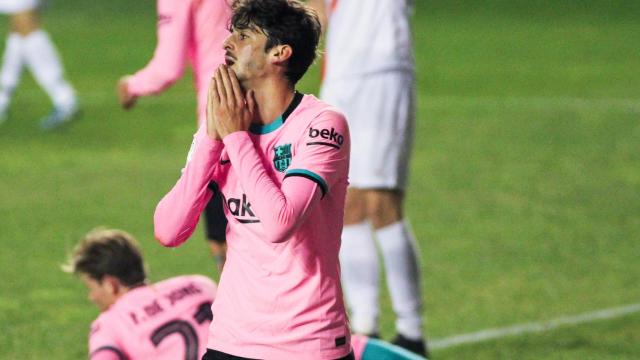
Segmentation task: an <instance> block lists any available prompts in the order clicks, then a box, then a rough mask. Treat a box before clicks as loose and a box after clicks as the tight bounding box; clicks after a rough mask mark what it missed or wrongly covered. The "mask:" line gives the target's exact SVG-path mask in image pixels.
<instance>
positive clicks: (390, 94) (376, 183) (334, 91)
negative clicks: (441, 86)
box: [320, 71, 415, 190]
mask: <svg viewBox="0 0 640 360" xmlns="http://www.w3.org/2000/svg"><path fill="white" fill-rule="evenodd" d="M320 97H321V98H322V99H323V100H324V101H326V102H327V103H329V104H331V105H333V106H335V107H336V108H338V109H339V110H340V111H342V112H343V114H344V115H345V116H346V118H347V122H348V123H349V132H350V134H351V162H350V169H349V182H350V185H351V186H352V187H354V188H359V189H398V190H403V189H404V188H405V186H406V183H407V177H408V168H409V160H410V155H411V147H412V145H413V132H414V127H415V83H414V76H413V73H412V72H404V71H389V72H381V73H374V74H369V75H362V76H358V77H351V78H349V79H339V80H335V79H334V80H330V81H325V82H324V83H323V85H322V89H321V91H320Z"/></svg>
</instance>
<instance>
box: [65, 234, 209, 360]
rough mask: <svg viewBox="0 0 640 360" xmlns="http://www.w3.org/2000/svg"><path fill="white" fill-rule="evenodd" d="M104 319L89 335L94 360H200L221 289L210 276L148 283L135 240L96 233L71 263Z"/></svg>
mask: <svg viewBox="0 0 640 360" xmlns="http://www.w3.org/2000/svg"><path fill="white" fill-rule="evenodd" d="M64 269H65V271H67V272H72V273H75V274H77V275H78V276H79V277H80V279H81V280H82V281H83V282H84V283H85V285H86V286H87V289H88V290H89V299H90V300H91V301H92V302H93V303H95V304H96V305H97V306H98V307H99V308H100V311H101V314H100V315H99V316H98V318H97V319H96V320H95V321H94V322H93V324H92V326H91V332H90V333H89V354H90V355H89V357H90V358H91V359H92V360H107V359H108V360H111V359H113V360H116V359H117V360H120V359H187V360H195V359H200V358H201V357H202V355H203V354H204V352H205V350H206V343H207V335H208V328H209V324H210V323H211V319H212V315H211V304H212V302H213V299H214V297H215V293H216V290H217V287H216V284H215V283H214V282H213V281H212V280H210V279H209V278H207V277H205V276H200V275H190V276H177V277H173V278H170V279H167V280H164V281H161V282H158V283H156V284H150V283H148V282H147V280H146V274H145V270H144V266H143V260H142V255H141V253H140V250H139V248H138V246H137V244H136V241H135V239H134V238H133V237H132V236H131V235H129V234H128V233H126V232H124V231H120V230H94V231H92V232H90V233H89V234H87V235H86V236H85V237H84V239H82V241H80V243H79V244H78V245H77V246H76V248H75V249H74V250H73V252H72V254H71V255H70V257H69V262H68V264H67V265H66V266H65V267H64Z"/></svg>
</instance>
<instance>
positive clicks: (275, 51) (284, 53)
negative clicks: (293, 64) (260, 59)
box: [271, 45, 293, 64]
mask: <svg viewBox="0 0 640 360" xmlns="http://www.w3.org/2000/svg"><path fill="white" fill-rule="evenodd" d="M291 55H293V49H292V48H291V46H289V45H276V46H274V47H273V48H272V49H271V58H272V61H273V62H274V63H275V64H283V63H284V62H286V61H287V60H289V58H290V57H291Z"/></svg>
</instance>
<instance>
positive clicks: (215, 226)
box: [204, 187, 227, 272]
mask: <svg viewBox="0 0 640 360" xmlns="http://www.w3.org/2000/svg"><path fill="white" fill-rule="evenodd" d="M223 206H224V205H223V204H222V194H221V193H220V191H218V189H217V187H216V188H215V189H214V195H213V197H211V200H209V203H208V204H207V206H206V208H205V211H204V215H205V235H206V239H207V244H208V245H209V251H210V252H211V256H212V257H213V259H214V260H215V262H216V266H217V267H218V271H220V272H221V271H222V268H223V266H224V262H225V260H226V254H227V242H226V238H227V237H226V231H227V218H226V217H225V215H224V211H223Z"/></svg>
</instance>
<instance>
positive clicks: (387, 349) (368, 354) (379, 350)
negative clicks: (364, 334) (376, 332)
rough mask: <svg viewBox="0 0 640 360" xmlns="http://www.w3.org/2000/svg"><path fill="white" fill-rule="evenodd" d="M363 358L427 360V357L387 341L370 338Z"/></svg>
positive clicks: (364, 359) (367, 359)
mask: <svg viewBox="0 0 640 360" xmlns="http://www.w3.org/2000/svg"><path fill="white" fill-rule="evenodd" d="M362 360H425V358H423V357H422V356H419V355H416V354H414V353H412V352H411V351H409V350H405V349H403V348H401V347H399V346H395V345H393V344H390V343H388V342H386V341H382V340H378V339H371V338H369V339H368V340H367V345H366V346H365V348H364V351H363V352H362Z"/></svg>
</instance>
